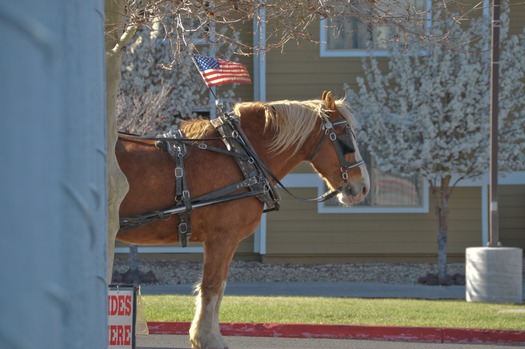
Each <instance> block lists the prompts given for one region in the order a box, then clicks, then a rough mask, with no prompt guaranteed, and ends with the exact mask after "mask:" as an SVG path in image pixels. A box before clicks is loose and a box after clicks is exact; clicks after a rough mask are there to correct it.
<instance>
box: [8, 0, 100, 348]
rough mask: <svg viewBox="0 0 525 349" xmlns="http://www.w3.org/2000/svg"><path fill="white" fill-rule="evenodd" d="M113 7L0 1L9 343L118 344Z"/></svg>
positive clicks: (85, 0) (79, 0) (57, 0)
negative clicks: (110, 254)
mask: <svg viewBox="0 0 525 349" xmlns="http://www.w3.org/2000/svg"><path fill="white" fill-rule="evenodd" d="M103 17H104V7H103V1H102V0H49V1H41V0H21V1H3V2H0V32H1V33H2V35H0V47H1V50H0V106H1V107H0V108H1V109H0V115H1V118H0V123H1V126H2V132H1V135H0V153H1V156H0V161H1V162H0V187H1V189H0V192H1V194H0V207H1V210H0V218H1V219H0V232H1V235H0V236H1V238H0V285H1V286H0V309H1V314H2V315H1V316H0V348H10V349H33V348H34V349H37V348H38V349H41V348H53V349H75V348H86V349H87V348H89V349H91V348H107V333H108V332H107V310H106V309H107V286H106V259H107V257H106V241H107V240H106V235H107V234H106V221H107V220H106V216H107V215H106V201H107V198H106V178H105V177H106V175H105V172H106V161H105V157H106V138H105V94H104V77H105V73H104V27H103V22H104V19H103Z"/></svg>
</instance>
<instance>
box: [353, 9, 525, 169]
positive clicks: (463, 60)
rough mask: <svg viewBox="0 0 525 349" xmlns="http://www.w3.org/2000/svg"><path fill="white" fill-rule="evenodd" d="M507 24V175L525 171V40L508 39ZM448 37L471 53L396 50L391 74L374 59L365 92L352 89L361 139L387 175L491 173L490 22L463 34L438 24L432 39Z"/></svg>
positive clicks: (503, 129)
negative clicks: (514, 171) (442, 36)
mask: <svg viewBox="0 0 525 349" xmlns="http://www.w3.org/2000/svg"><path fill="white" fill-rule="evenodd" d="M508 22H509V19H508V14H507V13H506V12H505V13H504V14H503V16H502V26H503V28H502V50H501V52H502V54H501V64H500V75H501V77H500V100H499V104H500V110H499V112H500V119H499V129H500V135H499V147H500V153H499V163H500V169H501V170H505V171H509V170H524V169H525V151H524V150H525V141H524V134H525V133H524V130H525V115H524V114H525V96H524V94H525V86H524V77H525V60H523V59H521V57H525V34H524V33H522V34H520V35H513V36H510V37H507V34H508V29H507V28H508ZM451 29H452V30H451ZM446 31H448V32H450V35H453V36H454V38H453V39H454V41H458V42H465V43H467V44H466V46H465V47H463V48H456V49H450V48H447V47H442V46H439V45H435V44H433V45H425V44H422V43H419V44H414V45H412V46H411V48H410V50H409V51H408V52H406V53H405V52H401V50H402V49H403V48H401V47H399V46H393V47H392V48H391V52H390V59H389V60H388V70H387V71H386V72H382V71H381V70H380V69H379V63H378V59H377V58H373V57H371V58H370V59H368V60H367V61H366V62H365V64H364V77H365V78H358V79H357V84H358V86H359V90H358V91H357V92H354V91H353V90H351V89H350V88H349V86H348V85H345V92H346V95H347V96H348V98H349V100H350V103H351V105H352V108H353V110H354V113H355V115H356V117H357V119H358V120H359V123H360V125H361V131H360V132H361V137H362V138H364V139H365V140H366V141H367V146H368V149H369V151H370V152H371V154H372V156H373V157H374V160H375V162H376V164H377V166H378V167H379V168H380V169H381V170H383V171H386V172H395V173H401V174H407V175H414V174H417V175H420V176H423V177H424V178H433V177H438V178H442V177H445V176H448V175H459V176H460V177H463V178H476V177H479V176H481V175H483V174H485V173H486V172H487V171H488V168H489V121H490V120H489V118H490V50H489V49H488V48H489V47H490V46H489V45H490V42H489V39H490V22H489V20H488V19H487V18H480V19H477V20H472V21H471V23H470V26H469V27H468V28H466V29H462V28H461V27H460V26H459V25H457V24H455V23H454V22H452V21H441V22H437V21H436V22H435V25H434V26H433V28H432V33H431V34H432V35H443V34H444V33H445V32H446ZM480 35H481V36H480Z"/></svg>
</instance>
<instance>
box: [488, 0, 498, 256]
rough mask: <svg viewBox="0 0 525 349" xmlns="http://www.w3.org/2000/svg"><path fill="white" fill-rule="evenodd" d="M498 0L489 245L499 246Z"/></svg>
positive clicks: (495, 9)
mask: <svg viewBox="0 0 525 349" xmlns="http://www.w3.org/2000/svg"><path fill="white" fill-rule="evenodd" d="M499 46H500V0H494V1H493V8H492V59H491V77H492V78H491V110H490V119H491V126H490V198H489V200H490V216H489V221H490V228H489V246H490V247H496V246H500V241H499V219H498V95H499Z"/></svg>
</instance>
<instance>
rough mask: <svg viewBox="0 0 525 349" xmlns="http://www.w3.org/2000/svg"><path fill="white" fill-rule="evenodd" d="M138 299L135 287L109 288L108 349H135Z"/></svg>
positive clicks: (112, 286) (111, 286) (113, 286)
mask: <svg viewBox="0 0 525 349" xmlns="http://www.w3.org/2000/svg"><path fill="white" fill-rule="evenodd" d="M136 299H137V288H136V287H135V286H115V285H110V286H109V290H108V333H109V342H108V349H135V321H136V309H135V308H136V304H137V300H136Z"/></svg>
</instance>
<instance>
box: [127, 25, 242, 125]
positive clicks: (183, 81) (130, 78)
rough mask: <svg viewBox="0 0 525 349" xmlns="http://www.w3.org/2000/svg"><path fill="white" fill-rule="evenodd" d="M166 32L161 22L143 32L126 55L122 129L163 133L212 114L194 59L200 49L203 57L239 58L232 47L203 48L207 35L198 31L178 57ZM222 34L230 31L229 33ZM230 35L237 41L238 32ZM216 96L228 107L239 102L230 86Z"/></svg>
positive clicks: (145, 28)
mask: <svg viewBox="0 0 525 349" xmlns="http://www.w3.org/2000/svg"><path fill="white" fill-rule="evenodd" d="M163 28H164V26H162V25H161V23H160V22H159V21H156V22H154V23H153V25H152V26H148V27H143V28H142V29H141V30H139V31H138V32H137V34H136V35H135V36H134V38H133V39H132V40H131V41H130V43H129V45H128V49H127V50H126V51H125V52H124V55H123V57H122V65H121V73H122V80H121V82H120V92H119V95H118V100H117V124H118V128H119V130H123V131H127V132H132V133H138V134H150V135H154V134H159V133H162V132H164V131H168V130H169V129H170V127H172V126H173V125H176V124H178V123H179V122H180V121H181V120H183V119H188V118H191V117H194V116H196V112H199V111H202V112H206V111H208V110H209V108H210V107H209V105H210V99H209V93H207V92H208V91H207V89H206V85H205V84H204V83H203V81H202V78H201V76H200V75H199V73H198V70H197V68H196V67H195V65H194V63H193V61H192V59H191V57H192V54H193V53H195V52H196V49H197V46H198V48H199V53H201V54H204V55H213V52H210V51H220V55H221V57H222V58H224V59H227V60H228V59H234V58H232V55H233V53H234V52H235V51H236V50H237V49H238V46H237V45H235V44H233V43H232V44H230V45H223V44H222V45H221V44H219V43H218V44H216V45H213V46H210V45H208V44H206V43H204V44H203V43H201V42H200V40H199V37H201V36H202V33H199V32H198V31H194V32H192V33H189V34H188V37H187V38H186V40H187V45H185V46H184V47H183V48H181V50H183V51H182V52H181V54H180V55H179V56H177V57H176V56H175V54H174V52H173V50H172V47H171V44H172V42H171V41H170V40H169V39H168V38H167V37H166V32H165V29H163ZM221 32H225V28H222V30H221ZM231 36H232V37H234V38H235V37H238V36H239V33H232V34H231ZM224 46H227V47H224ZM233 87H235V86H233ZM217 95H218V97H219V98H220V99H221V102H223V103H226V104H227V105H229V104H232V103H234V102H236V100H235V99H234V96H235V93H234V88H232V86H231V85H228V87H222V88H221V89H220V94H219V93H218V92H217ZM212 102H213V101H212Z"/></svg>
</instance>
